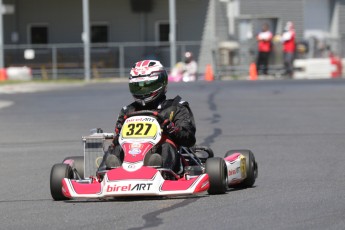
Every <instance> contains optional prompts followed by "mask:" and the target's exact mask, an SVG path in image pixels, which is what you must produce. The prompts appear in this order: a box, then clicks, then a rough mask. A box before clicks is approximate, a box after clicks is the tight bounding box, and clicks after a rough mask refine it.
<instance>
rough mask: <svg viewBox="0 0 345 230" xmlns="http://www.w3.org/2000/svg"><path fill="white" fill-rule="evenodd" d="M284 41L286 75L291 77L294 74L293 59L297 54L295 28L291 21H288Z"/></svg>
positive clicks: (283, 36)
mask: <svg viewBox="0 0 345 230" xmlns="http://www.w3.org/2000/svg"><path fill="white" fill-rule="evenodd" d="M281 40H282V42H283V59H284V69H285V73H284V74H285V75H286V76H288V77H289V78H291V77H292V75H293V59H294V56H295V46H296V45H295V29H294V25H293V23H292V22H291V21H288V22H287V23H286V26H285V28H284V32H283V35H282V37H281Z"/></svg>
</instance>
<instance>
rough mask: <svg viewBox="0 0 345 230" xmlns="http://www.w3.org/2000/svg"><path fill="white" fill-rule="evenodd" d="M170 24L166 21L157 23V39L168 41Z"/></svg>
mask: <svg viewBox="0 0 345 230" xmlns="http://www.w3.org/2000/svg"><path fill="white" fill-rule="evenodd" d="M169 32H170V25H169V24H168V23H166V24H165V23H164V24H163V23H161V24H159V41H160V42H168V41H169Z"/></svg>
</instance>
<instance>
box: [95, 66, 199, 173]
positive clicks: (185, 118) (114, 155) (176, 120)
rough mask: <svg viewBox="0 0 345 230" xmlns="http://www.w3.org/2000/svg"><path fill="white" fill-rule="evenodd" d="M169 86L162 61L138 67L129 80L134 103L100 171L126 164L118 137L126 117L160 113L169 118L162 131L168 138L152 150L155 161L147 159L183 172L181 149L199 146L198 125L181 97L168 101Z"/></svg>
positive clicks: (117, 127) (119, 123) (127, 108)
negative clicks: (131, 114)
mask: <svg viewBox="0 0 345 230" xmlns="http://www.w3.org/2000/svg"><path fill="white" fill-rule="evenodd" d="M167 85H168V74H167V72H166V70H165V69H164V67H163V65H162V64H161V63H160V62H159V61H155V60H143V61H139V62H137V63H135V65H134V66H133V67H132V69H131V71H130V76H129V90H130V92H131V94H132V95H133V97H134V102H133V103H132V104H130V105H127V106H125V107H123V108H122V109H121V112H120V114H119V116H118V119H117V121H116V125H115V137H114V140H113V145H111V146H110V147H109V149H108V151H107V152H106V153H105V155H104V157H103V161H102V163H101V165H100V168H99V170H102V169H104V168H107V169H109V168H112V167H117V166H120V165H121V164H122V162H123V159H124V153H123V151H122V149H121V146H120V145H119V143H118V135H119V133H120V130H121V128H122V124H123V122H124V121H125V118H124V117H125V115H126V114H128V113H131V112H134V111H140V110H151V111H157V112H158V113H159V114H160V115H162V116H163V117H164V118H165V120H164V122H163V124H162V128H163V136H164V135H165V136H166V137H167V138H166V140H165V141H164V142H163V143H162V144H161V145H160V146H158V147H157V146H155V147H154V148H153V149H152V151H151V157H149V156H147V157H149V159H148V160H146V159H145V162H147V163H146V165H149V166H161V167H163V168H167V169H171V170H173V171H174V172H178V171H179V170H180V165H181V164H180V157H179V155H178V154H177V148H178V146H185V147H192V146H193V145H194V144H195V141H196V140H195V130H196V129H195V122H194V117H193V113H192V111H191V109H190V108H189V105H188V102H186V101H182V100H181V98H180V97H179V96H176V97H175V98H174V99H166V95H165V94H166V91H167ZM163 140H164V138H163ZM157 153H158V154H157Z"/></svg>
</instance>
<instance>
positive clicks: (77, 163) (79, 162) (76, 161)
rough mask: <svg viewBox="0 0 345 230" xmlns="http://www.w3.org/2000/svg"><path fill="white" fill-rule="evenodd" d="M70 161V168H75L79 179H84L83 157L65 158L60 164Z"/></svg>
mask: <svg viewBox="0 0 345 230" xmlns="http://www.w3.org/2000/svg"><path fill="white" fill-rule="evenodd" d="M68 160H72V161H73V164H72V165H71V167H73V168H75V169H76V170H77V172H78V174H79V176H80V178H81V179H84V156H73V157H66V158H65V159H64V160H63V161H62V163H64V162H65V161H68Z"/></svg>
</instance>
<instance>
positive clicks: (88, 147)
mask: <svg viewBox="0 0 345 230" xmlns="http://www.w3.org/2000/svg"><path fill="white" fill-rule="evenodd" d="M104 141H105V137H104V136H103V135H99V136H85V137H83V142H84V175H85V178H87V177H89V176H96V171H97V169H98V167H99V165H100V163H101V162H102V158H103V154H104V150H103V144H104Z"/></svg>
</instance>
